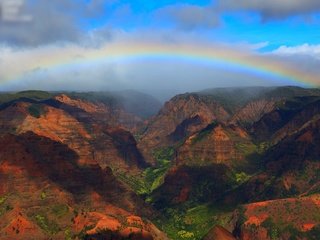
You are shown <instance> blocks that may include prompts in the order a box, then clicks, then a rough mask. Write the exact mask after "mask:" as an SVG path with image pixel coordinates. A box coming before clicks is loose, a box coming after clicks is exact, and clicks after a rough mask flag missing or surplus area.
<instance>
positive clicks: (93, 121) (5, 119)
mask: <svg viewBox="0 0 320 240" xmlns="http://www.w3.org/2000/svg"><path fill="white" fill-rule="evenodd" d="M57 99H58V100H61V101H64V102H57ZM67 104H70V105H67ZM104 112H108V111H107V110H106V109H104V105H95V104H93V103H89V102H84V101H82V100H73V99H70V98H69V97H67V96H65V95H61V96H58V97H56V99H55V100H53V101H52V100H47V101H45V102H43V103H42V102H35V103H29V102H25V101H22V102H21V101H19V102H17V103H14V104H12V105H9V106H8V107H7V108H5V109H3V110H2V111H0V128H1V130H2V132H10V133H14V134H22V133H25V132H28V131H31V132H34V133H36V134H37V135H39V136H44V137H48V138H50V139H52V140H54V141H58V142H61V143H64V144H67V145H68V147H70V148H71V149H73V150H74V151H76V153H77V154H78V155H79V159H78V161H79V163H81V164H84V165H85V164H96V163H98V164H99V165H100V166H101V167H103V168H105V167H107V166H111V167H113V166H114V167H117V168H123V169H128V168H135V169H139V168H143V167H145V166H146V163H145V161H144V158H143V157H142V155H141V154H140V152H139V150H138V149H137V147H136V145H137V144H136V141H135V139H134V138H133V136H132V134H131V133H130V132H128V131H127V130H125V129H123V128H121V127H119V126H118V127H114V126H113V127H112V126H110V125H109V120H110V119H108V115H104ZM97 114H98V115H97ZM11 118H13V119H11ZM11 120H12V121H11ZM112 121H114V120H113V119H111V120H110V122H112ZM112 125H115V124H112ZM118 125H120V124H118Z"/></svg>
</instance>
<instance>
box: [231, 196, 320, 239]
mask: <svg viewBox="0 0 320 240" xmlns="http://www.w3.org/2000/svg"><path fill="white" fill-rule="evenodd" d="M319 200H320V196H319V195H313V196H308V197H299V198H287V199H277V200H272V201H263V202H256V203H250V204H247V205H244V206H243V208H242V209H241V213H239V212H236V213H235V214H234V217H235V219H233V220H234V222H235V223H236V228H235V231H234V234H235V235H236V237H238V238H239V239H241V240H242V239H243V240H245V239H248V240H249V239H263V240H270V239H290V237H299V238H303V237H307V236H309V237H311V236H314V237H315V236H317V234H318V232H317V231H318V230H317V229H318V228H319V222H318V220H317V215H318V214H319V213H320V205H319ZM293 212H294V214H292V213H293ZM239 221H240V222H241V223H240V222H239ZM237 224H238V225H237ZM239 224H240V225H239Z"/></svg>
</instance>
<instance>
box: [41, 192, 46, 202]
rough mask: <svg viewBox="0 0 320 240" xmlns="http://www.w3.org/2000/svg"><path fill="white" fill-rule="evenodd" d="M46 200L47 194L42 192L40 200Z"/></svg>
mask: <svg viewBox="0 0 320 240" xmlns="http://www.w3.org/2000/svg"><path fill="white" fill-rule="evenodd" d="M46 198H47V194H46V192H41V194H40V199H41V200H45V199H46Z"/></svg>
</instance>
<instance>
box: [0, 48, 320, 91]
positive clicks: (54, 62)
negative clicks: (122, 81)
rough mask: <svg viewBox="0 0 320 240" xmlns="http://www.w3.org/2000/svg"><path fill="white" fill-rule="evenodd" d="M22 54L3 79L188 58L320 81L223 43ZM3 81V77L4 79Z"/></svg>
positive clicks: (297, 80)
mask: <svg viewBox="0 0 320 240" xmlns="http://www.w3.org/2000/svg"><path fill="white" fill-rule="evenodd" d="M25 53H26V54H21V55H20V57H19V61H18V65H19V66H18V67H17V68H18V70H17V69H16V68H13V69H14V71H12V72H11V74H10V71H9V74H7V77H6V78H5V79H4V81H14V80H19V79H21V78H23V76H24V74H26V73H28V72H30V71H32V70H34V69H36V68H42V69H49V70H50V69H55V70H59V69H64V70H66V69H68V68H71V67H73V66H79V65H80V66H82V65H83V66H86V65H88V66H91V65H95V64H99V63H104V62H108V61H111V62H112V61H118V62H121V61H123V62H125V61H136V60H139V59H143V60H150V59H156V60H166V61H186V62H190V63H192V64H211V65H212V66H215V67H219V68H222V69H223V70H227V71H233V72H245V73H249V74H255V75H261V76H263V77H265V78H266V79H268V78H273V79H278V80H279V81H281V80H285V81H287V82H288V81H289V82H292V83H293V84H299V85H304V86H310V87H316V86H319V85H320V80H319V79H318V78H317V76H315V75H313V74H311V73H306V72H304V71H301V70H299V69H297V68H296V67H293V66H291V65H290V64H287V63H284V62H283V61H280V60H279V59H277V58H275V57H274V56H272V55H261V54H255V53H252V52H251V53H248V52H245V51H239V50H236V49H230V48H228V47H224V46H222V45H221V46H219V47H217V46H214V47H213V46H211V45H205V44H204V45H201V46H196V45H195V44H174V43H172V44H162V43H161V44H160V43H125V42H123V43H121V42H120V43H109V44H106V45H104V46H102V47H100V48H82V47H79V46H72V47H69V48H65V50H63V48H62V50H61V49H55V48H54V47H52V48H48V49H45V50H42V49H39V50H38V51H34V52H32V59H30V55H29V56H28V54H27V53H28V52H25ZM2 81H3V80H2Z"/></svg>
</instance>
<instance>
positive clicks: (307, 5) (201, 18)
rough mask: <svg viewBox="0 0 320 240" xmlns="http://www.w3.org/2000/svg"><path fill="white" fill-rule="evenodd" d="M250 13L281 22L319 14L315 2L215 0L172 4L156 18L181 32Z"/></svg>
mask: <svg viewBox="0 0 320 240" xmlns="http://www.w3.org/2000/svg"><path fill="white" fill-rule="evenodd" d="M237 12H254V13H257V14H259V15H260V16H261V19H262V21H270V20H282V19H286V18H288V17H292V16H303V17H305V18H306V17H310V16H311V15H312V14H315V13H320V1H319V0H304V1H301V0H281V1H280V0H267V1H266V0H241V1H239V0H217V1H213V2H212V3H211V4H209V5H208V6H204V7H202V6H196V5H189V4H181V5H172V6H168V7H165V8H162V9H160V10H158V11H157V16H158V17H159V18H160V19H162V20H167V21H169V22H171V23H173V24H174V25H175V26H177V27H178V28H179V29H183V30H193V29H199V28H207V29H208V28H214V27H217V26H219V19H220V17H221V15H222V14H224V13H237Z"/></svg>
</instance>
